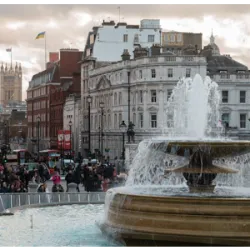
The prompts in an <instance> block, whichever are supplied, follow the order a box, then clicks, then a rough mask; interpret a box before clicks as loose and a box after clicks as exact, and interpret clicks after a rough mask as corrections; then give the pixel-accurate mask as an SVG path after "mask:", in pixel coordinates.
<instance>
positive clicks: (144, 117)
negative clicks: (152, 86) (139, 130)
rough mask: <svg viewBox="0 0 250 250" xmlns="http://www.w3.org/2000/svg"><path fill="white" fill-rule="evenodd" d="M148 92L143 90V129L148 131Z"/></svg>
mask: <svg viewBox="0 0 250 250" xmlns="http://www.w3.org/2000/svg"><path fill="white" fill-rule="evenodd" d="M147 94H148V90H147V89H144V90H143V129H148V127H149V117H148V112H147V103H148V98H147V97H148V95H147Z"/></svg>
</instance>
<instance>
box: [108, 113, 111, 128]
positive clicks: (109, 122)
mask: <svg viewBox="0 0 250 250" xmlns="http://www.w3.org/2000/svg"><path fill="white" fill-rule="evenodd" d="M110 127H111V115H110V114H109V116H108V128H110Z"/></svg>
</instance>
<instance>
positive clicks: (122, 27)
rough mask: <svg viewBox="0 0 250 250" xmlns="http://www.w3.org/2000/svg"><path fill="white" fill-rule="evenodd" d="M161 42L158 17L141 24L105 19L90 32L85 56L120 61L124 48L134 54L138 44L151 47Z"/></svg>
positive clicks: (143, 21)
mask: <svg viewBox="0 0 250 250" xmlns="http://www.w3.org/2000/svg"><path fill="white" fill-rule="evenodd" d="M160 43H161V27H160V20H158V19H144V20H141V23H140V25H128V24H127V23H117V24H115V22H114V21H110V22H105V21H103V23H102V25H101V26H100V27H93V30H92V31H91V32H90V33H89V35H88V39H87V43H86V46H85V53H84V57H95V58H96V60H97V61H108V62H113V61H119V60H121V55H122V53H123V51H124V50H126V51H128V53H129V54H131V55H132V54H133V50H134V48H135V47H136V46H141V47H143V48H150V47H151V46H152V45H154V44H160Z"/></svg>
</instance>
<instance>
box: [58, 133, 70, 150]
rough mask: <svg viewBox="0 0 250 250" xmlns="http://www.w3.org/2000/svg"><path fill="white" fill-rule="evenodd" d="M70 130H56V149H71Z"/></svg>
mask: <svg viewBox="0 0 250 250" xmlns="http://www.w3.org/2000/svg"><path fill="white" fill-rule="evenodd" d="M70 139H71V138H70V130H58V141H57V145H58V149H71V140H70Z"/></svg>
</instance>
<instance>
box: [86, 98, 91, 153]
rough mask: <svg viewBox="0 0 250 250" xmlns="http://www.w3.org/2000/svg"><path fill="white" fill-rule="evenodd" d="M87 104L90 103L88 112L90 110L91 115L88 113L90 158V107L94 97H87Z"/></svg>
mask: <svg viewBox="0 0 250 250" xmlns="http://www.w3.org/2000/svg"><path fill="white" fill-rule="evenodd" d="M87 102H88V110H89V113H88V116H89V117H88V119H89V120H88V123H89V125H88V127H89V130H88V133H89V145H88V151H89V152H88V153H89V156H90V154H91V134H90V105H91V103H92V97H91V96H90V95H88V96H87Z"/></svg>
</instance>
